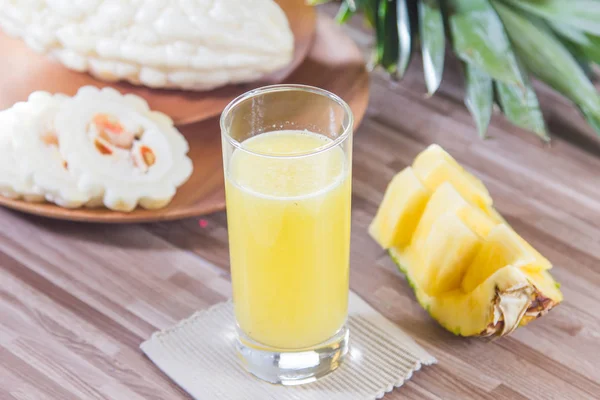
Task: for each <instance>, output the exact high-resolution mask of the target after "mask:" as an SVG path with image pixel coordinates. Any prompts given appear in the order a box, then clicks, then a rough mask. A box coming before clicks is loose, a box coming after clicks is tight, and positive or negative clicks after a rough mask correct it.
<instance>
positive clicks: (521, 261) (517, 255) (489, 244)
mask: <svg viewBox="0 0 600 400" xmlns="http://www.w3.org/2000/svg"><path fill="white" fill-rule="evenodd" d="M509 264H511V265H513V266H515V267H519V268H527V269H528V270H529V271H531V272H537V271H539V270H546V269H550V268H552V264H550V262H549V261H548V260H547V259H545V258H544V257H542V256H541V255H540V254H539V253H538V252H537V251H535V250H534V249H533V247H531V245H530V244H529V243H527V242H526V241H525V240H524V239H523V238H521V237H520V236H519V235H518V234H517V233H516V232H515V231H514V230H512V229H511V228H510V227H509V226H508V225H506V224H500V225H497V226H495V227H494V228H493V229H492V230H491V231H490V233H489V235H487V236H486V238H485V244H484V245H483V247H482V248H481V251H480V252H479V253H478V254H477V256H476V257H475V259H474V260H473V263H472V265H471V266H470V267H469V269H468V270H467V273H466V274H465V276H464V279H463V281H462V288H463V290H464V291H465V292H470V291H471V290H473V289H474V288H475V287H477V286H478V285H479V284H480V283H481V282H483V281H484V280H485V279H486V278H487V277H488V276H490V275H492V274H493V273H494V272H495V271H496V270H498V269H500V268H502V267H504V266H506V265H509Z"/></svg>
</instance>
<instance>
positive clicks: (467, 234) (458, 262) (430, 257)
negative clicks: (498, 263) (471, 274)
mask: <svg viewBox="0 0 600 400" xmlns="http://www.w3.org/2000/svg"><path fill="white" fill-rule="evenodd" d="M482 245H483V239H482V238H481V236H479V235H477V234H476V233H475V232H473V231H472V230H471V229H470V228H469V227H468V226H467V225H465V223H464V222H463V221H462V220H461V219H460V218H459V217H458V215H456V214H455V213H446V214H444V215H442V216H441V217H440V218H438V219H437V220H436V221H435V223H434V224H433V226H432V229H431V232H430V234H429V236H428V237H427V239H426V241H425V248H426V249H427V252H425V253H423V265H422V267H421V268H419V269H418V271H415V272H421V273H422V274H423V277H424V279H423V278H422V279H421V284H422V287H423V290H424V291H425V293H427V294H431V295H435V294H439V293H443V292H448V291H450V290H452V289H457V288H460V286H461V282H462V279H463V276H464V274H465V272H466V271H467V268H468V267H469V265H470V264H471V262H472V261H473V258H474V257H475V255H476V254H477V253H478V251H479V249H480V248H481V246H482Z"/></svg>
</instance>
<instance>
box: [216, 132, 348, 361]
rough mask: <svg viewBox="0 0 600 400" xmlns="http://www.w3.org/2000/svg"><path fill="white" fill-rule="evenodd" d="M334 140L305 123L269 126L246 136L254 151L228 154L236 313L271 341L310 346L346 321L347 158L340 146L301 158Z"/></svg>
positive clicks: (243, 324) (248, 328) (244, 325)
mask: <svg viewBox="0 0 600 400" xmlns="http://www.w3.org/2000/svg"><path fill="white" fill-rule="evenodd" d="M330 143H331V139H329V138H327V137H325V136H322V135H318V134H314V133H310V132H307V131H294V130H287V131H275V132H268V133H263V134H260V135H257V136H254V137H251V138H249V139H247V140H245V141H244V142H243V143H242V148H243V149H247V150H249V151H250V152H245V151H243V150H241V149H236V150H234V152H233V154H232V156H231V159H230V161H229V162H230V164H229V168H228V174H227V176H226V178H225V179H226V190H227V218H228V225H229V239H230V254H231V276H232V282H233V297H234V304H235V313H236V319H237V322H238V325H239V327H240V329H241V330H242V331H243V332H244V333H245V335H247V336H248V337H249V338H250V339H252V340H254V341H256V342H258V343H260V344H263V345H266V346H271V347H275V348H280V349H300V348H306V347H310V346H313V345H316V344H319V343H322V342H324V341H326V340H327V339H329V338H331V337H332V336H334V335H335V333H336V332H337V331H338V330H339V329H340V328H341V327H342V326H343V325H344V323H345V320H346V315H347V307H348V290H349V283H348V275H349V259H348V258H349V245H350V197H351V196H350V191H351V181H350V176H351V174H350V168H351V166H350V162H349V161H348V160H347V159H346V155H345V154H344V152H343V150H342V149H341V148H340V147H337V146H334V147H331V148H327V149H326V150H324V151H321V152H316V153H314V154H310V155H306V156H302V154H307V153H313V152H315V150H316V149H318V148H321V147H323V146H326V145H327V144H330ZM257 154H261V156H259V155H257ZM265 154H266V155H272V156H285V157H271V158H270V157H263V156H262V155H265Z"/></svg>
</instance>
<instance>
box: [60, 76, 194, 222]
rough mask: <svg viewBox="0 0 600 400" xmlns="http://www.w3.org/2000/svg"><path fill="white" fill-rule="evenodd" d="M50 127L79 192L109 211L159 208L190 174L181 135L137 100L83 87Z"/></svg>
mask: <svg viewBox="0 0 600 400" xmlns="http://www.w3.org/2000/svg"><path fill="white" fill-rule="evenodd" d="M54 126H55V129H56V132H57V133H58V139H59V143H60V146H59V148H60V152H61V155H62V157H63V159H64V160H65V161H66V162H67V165H68V168H69V170H70V171H71V172H72V173H73V174H74V175H75V176H76V177H77V181H78V187H79V188H80V189H81V190H83V191H85V192H87V193H90V195H91V196H92V197H93V198H97V197H102V199H103V203H104V205H105V206H106V207H108V208H110V209H112V210H118V211H131V210H133V209H134V208H135V207H136V206H137V205H138V204H139V205H140V206H142V207H144V208H147V209H155V208H161V207H164V206H166V205H167V204H168V203H169V202H170V201H171V199H172V198H173V196H174V195H175V192H176V190H177V187H178V186H180V185H182V184H183V183H184V182H185V181H186V180H187V179H188V178H189V176H190V175H191V173H192V162H191V160H190V159H189V158H188V157H187V156H186V154H187V152H188V144H187V141H186V140H185V138H184V137H183V135H181V133H180V132H179V131H178V130H177V129H176V128H175V127H174V126H173V121H172V120H171V119H170V118H169V117H168V116H166V115H164V114H162V113H159V112H156V111H151V110H150V109H149V107H148V104H147V103H146V101H144V100H143V99H142V98H140V97H138V96H134V95H125V96H123V95H121V94H120V93H119V92H117V91H116V90H114V89H111V88H104V89H102V90H99V89H97V88H95V87H91V86H86V87H84V88H81V89H80V90H79V92H78V93H77V94H76V95H75V96H74V97H73V98H71V99H68V100H66V101H65V102H64V103H63V105H62V106H61V108H60V109H59V111H58V113H57V115H56V119H55V125H54Z"/></svg>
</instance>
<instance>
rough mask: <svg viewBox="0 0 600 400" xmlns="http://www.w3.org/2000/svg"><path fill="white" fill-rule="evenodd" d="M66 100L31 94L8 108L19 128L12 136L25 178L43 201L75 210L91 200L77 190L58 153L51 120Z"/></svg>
mask: <svg viewBox="0 0 600 400" xmlns="http://www.w3.org/2000/svg"><path fill="white" fill-rule="evenodd" d="M67 98H68V97H67V96H65V95H60V94H59V95H54V96H53V95H51V94H50V93H47V92H34V93H32V94H31V95H30V96H29V99H28V100H27V102H22V103H17V104H15V105H14V106H13V107H12V111H13V112H14V115H15V117H16V119H17V120H18V121H19V129H18V130H17V131H15V134H14V136H13V144H14V148H15V155H16V157H17V158H18V162H19V164H20V168H21V171H22V173H23V174H24V176H25V178H26V179H27V180H28V181H30V182H32V183H33V185H34V186H35V187H36V188H37V189H38V190H40V191H41V192H42V193H43V194H44V196H45V198H46V200H47V201H49V202H52V203H56V204H58V205H59V206H61V207H66V208H76V207H81V206H82V205H85V204H87V203H88V202H90V200H92V196H91V194H90V193H89V192H87V191H85V190H81V189H80V188H79V187H78V183H77V178H76V176H75V175H74V174H73V173H72V172H71V170H70V169H69V168H68V164H67V162H66V161H65V160H64V159H63V157H62V155H61V153H60V150H59V136H58V134H57V132H56V129H55V127H54V118H55V116H56V113H57V112H58V110H59V108H60V106H61V105H62V104H63V103H64V101H65V100H66V99H67Z"/></svg>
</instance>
